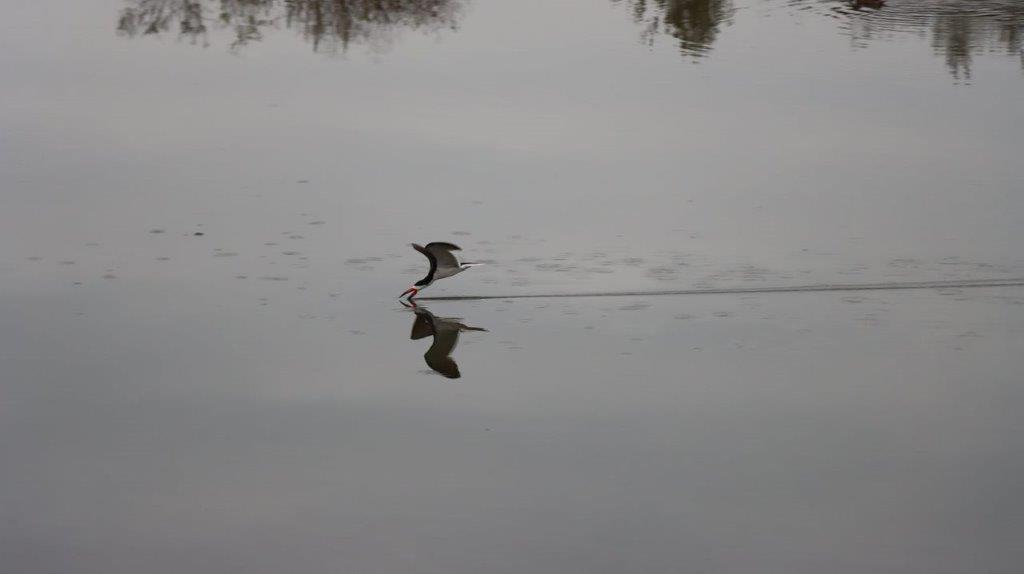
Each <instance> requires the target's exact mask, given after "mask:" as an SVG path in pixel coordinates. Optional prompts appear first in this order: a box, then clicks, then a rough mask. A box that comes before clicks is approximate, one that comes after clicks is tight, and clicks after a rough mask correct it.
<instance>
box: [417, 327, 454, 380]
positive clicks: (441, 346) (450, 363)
mask: <svg viewBox="0 0 1024 574" xmlns="http://www.w3.org/2000/svg"><path fill="white" fill-rule="evenodd" d="M458 343H459V328H458V327H455V328H450V327H447V326H446V328H443V329H441V330H439V331H435V333H434V344H433V345H430V348H429V349H427V352H426V353H425V354H424V355H423V359H424V360H426V362H427V366H428V367H430V368H431V369H434V370H435V371H437V372H438V373H441V374H442V375H444V376H445V377H448V378H449V379H457V378H459V377H461V376H462V374H461V373H459V365H458V364H457V363H456V362H455V359H452V358H451V353H452V351H453V350H455V345H457V344H458Z"/></svg>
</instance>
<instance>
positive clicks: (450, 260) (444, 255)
mask: <svg viewBox="0 0 1024 574" xmlns="http://www.w3.org/2000/svg"><path fill="white" fill-rule="evenodd" d="M424 249H425V250H426V251H427V252H429V253H430V254H431V255H433V256H434V259H436V260H437V266H438V267H447V268H455V269H458V267H459V259H458V258H457V257H455V254H453V253H452V251H461V249H459V246H458V245H453V244H451V243H444V242H443V241H435V242H433V243H428V244H427V246H426V247H425V248H424Z"/></svg>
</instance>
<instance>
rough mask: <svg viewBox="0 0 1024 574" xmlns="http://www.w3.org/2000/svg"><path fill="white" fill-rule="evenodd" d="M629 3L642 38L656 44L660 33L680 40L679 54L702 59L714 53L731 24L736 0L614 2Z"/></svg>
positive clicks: (641, 0) (629, 0)
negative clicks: (724, 31)
mask: <svg viewBox="0 0 1024 574" xmlns="http://www.w3.org/2000/svg"><path fill="white" fill-rule="evenodd" d="M613 1H614V2H622V1H625V2H627V3H628V5H629V8H630V11H631V12H632V13H633V18H634V19H635V20H636V21H637V22H638V23H639V24H640V25H641V26H642V28H643V31H642V33H641V34H642V37H643V39H644V41H645V42H646V43H648V44H653V43H654V39H655V38H656V37H657V36H658V34H662V33H664V34H668V35H669V36H672V37H673V38H675V39H676V40H678V41H679V51H680V52H681V53H682V54H683V55H684V56H688V57H693V58H700V57H701V56H704V55H705V54H707V53H708V52H709V51H710V50H711V45H712V44H714V42H715V39H717V38H718V33H719V31H720V30H721V28H722V26H725V25H727V24H729V23H730V20H731V18H732V13H733V6H732V0H613Z"/></svg>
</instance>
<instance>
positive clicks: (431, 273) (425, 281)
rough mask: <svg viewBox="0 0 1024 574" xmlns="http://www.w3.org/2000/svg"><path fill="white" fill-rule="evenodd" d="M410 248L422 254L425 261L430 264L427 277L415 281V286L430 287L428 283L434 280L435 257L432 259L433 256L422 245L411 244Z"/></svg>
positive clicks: (435, 269) (435, 270)
mask: <svg viewBox="0 0 1024 574" xmlns="http://www.w3.org/2000/svg"><path fill="white" fill-rule="evenodd" d="M412 248H413V249H415V250H416V251H419V252H420V253H422V254H423V256H424V257H426V258H427V261H429V262H430V271H427V276H426V277H424V278H423V279H420V280H419V281H417V282H416V285H430V282H431V281H433V280H434V273H436V272H437V257H434V254H433V253H431V252H430V251H429V250H428V249H427V248H426V247H423V246H422V245H416V244H415V243H413V244H412Z"/></svg>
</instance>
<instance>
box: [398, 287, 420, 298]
mask: <svg viewBox="0 0 1024 574" xmlns="http://www.w3.org/2000/svg"><path fill="white" fill-rule="evenodd" d="M419 292H420V290H419V289H417V288H415V287H409V288H408V289H406V290H405V292H403V293H402V294H401V295H399V296H398V298H399V299H401V298H402V297H405V296H406V295H409V296H410V297H413V296H415V295H416V294H417V293H419Z"/></svg>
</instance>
